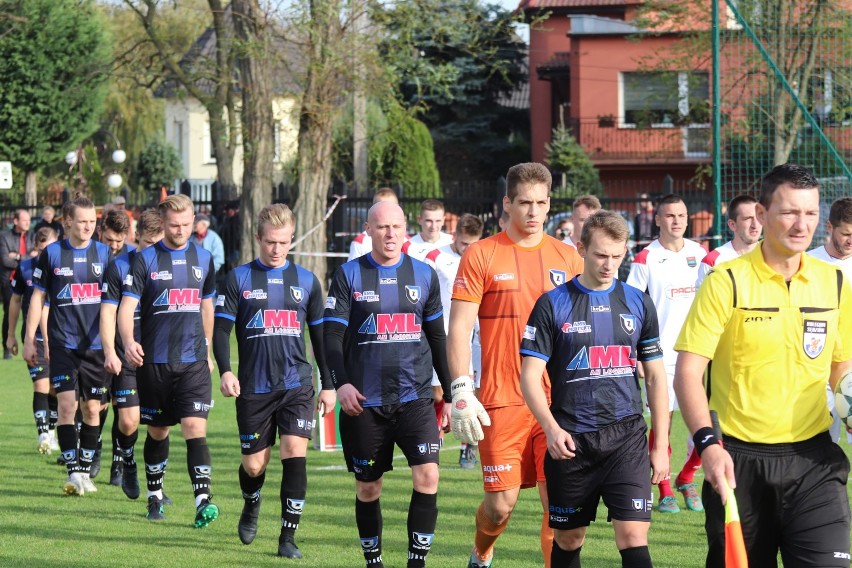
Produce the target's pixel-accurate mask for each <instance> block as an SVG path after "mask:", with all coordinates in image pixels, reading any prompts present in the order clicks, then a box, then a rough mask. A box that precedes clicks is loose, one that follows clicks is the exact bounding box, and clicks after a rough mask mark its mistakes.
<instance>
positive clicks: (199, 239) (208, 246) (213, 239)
mask: <svg viewBox="0 0 852 568" xmlns="http://www.w3.org/2000/svg"><path fill="white" fill-rule="evenodd" d="M194 237H195V244H197V245H198V246H200V247H201V248H203V249H205V250H208V251H210V254H211V255H212V256H213V269H214V271H215V272H216V273H217V274H218V273H219V269H220V268H222V267H223V266H224V265H225V245H224V244H223V243H222V238H221V237H220V236H219V235H218V234H217V233H216V231H214V230H213V229H211V228H210V217H208V216H207V215H205V214H204V213H198V214H197V215H196V216H195V234H194Z"/></svg>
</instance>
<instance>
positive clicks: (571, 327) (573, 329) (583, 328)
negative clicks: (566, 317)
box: [562, 321, 592, 333]
mask: <svg viewBox="0 0 852 568" xmlns="http://www.w3.org/2000/svg"><path fill="white" fill-rule="evenodd" d="M562 333H592V326H590V325H589V324H587V323H586V322H585V321H575V322H567V321H566V322H565V323H563V324H562Z"/></svg>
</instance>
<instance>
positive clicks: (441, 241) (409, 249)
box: [402, 233, 453, 261]
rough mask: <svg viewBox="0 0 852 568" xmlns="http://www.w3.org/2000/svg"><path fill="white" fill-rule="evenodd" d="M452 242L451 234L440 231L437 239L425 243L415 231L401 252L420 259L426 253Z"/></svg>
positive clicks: (424, 256)
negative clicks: (433, 241)
mask: <svg viewBox="0 0 852 568" xmlns="http://www.w3.org/2000/svg"><path fill="white" fill-rule="evenodd" d="M452 242H453V236H452V235H449V234H447V233H441V234H440V236H439V237H438V241H437V242H435V243H427V242H426V241H424V240H423V237H421V236H420V233H417V234H416V235H414V236H413V237H411V238H410V239H409V240H408V242H407V243H405V245H403V247H402V252H404V253H405V254H407V255H408V256H410V257H413V258H416V259H417V260H420V261H422V260H424V259H425V258H426V255H427V254H429V253H430V252H432V251H433V250H435V249H439V248H441V247H443V246H447V245H449V244H450V243H452Z"/></svg>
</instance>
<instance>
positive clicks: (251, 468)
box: [243, 459, 266, 477]
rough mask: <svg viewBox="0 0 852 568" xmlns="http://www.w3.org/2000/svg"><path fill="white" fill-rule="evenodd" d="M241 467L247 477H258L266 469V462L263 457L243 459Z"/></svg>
mask: <svg viewBox="0 0 852 568" xmlns="http://www.w3.org/2000/svg"><path fill="white" fill-rule="evenodd" d="M243 469H244V470H245V472H246V473H247V474H249V477H258V476H259V475H260V474H262V473H263V472H264V471H265V470H266V463H265V462H264V460H263V459H250V460H243Z"/></svg>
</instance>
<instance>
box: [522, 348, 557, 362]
mask: <svg viewBox="0 0 852 568" xmlns="http://www.w3.org/2000/svg"><path fill="white" fill-rule="evenodd" d="M521 355H528V356H529V357H537V358H539V359H544V360H545V361H550V357H548V356H547V355H545V354H543V353H539V352H538V351H530V350H529V349H521Z"/></svg>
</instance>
